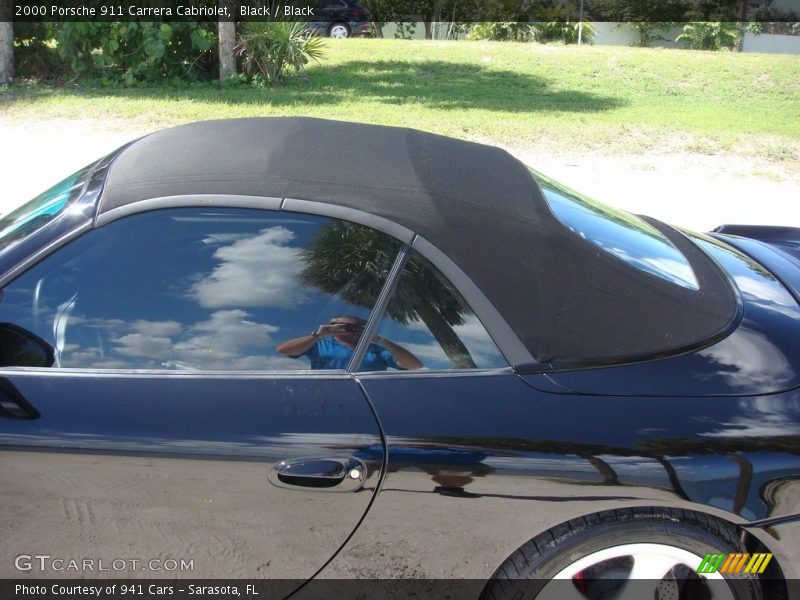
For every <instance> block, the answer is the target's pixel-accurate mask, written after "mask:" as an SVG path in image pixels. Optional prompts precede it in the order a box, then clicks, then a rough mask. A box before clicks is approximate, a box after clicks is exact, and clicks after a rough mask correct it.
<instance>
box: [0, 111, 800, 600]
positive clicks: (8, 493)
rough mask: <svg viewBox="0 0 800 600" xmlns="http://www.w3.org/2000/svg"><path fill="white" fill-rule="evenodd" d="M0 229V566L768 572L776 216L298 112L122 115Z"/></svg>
mask: <svg viewBox="0 0 800 600" xmlns="http://www.w3.org/2000/svg"><path fill="white" fill-rule="evenodd" d="M0 225H1V226H2V231H0V248H1V249H0V274H2V275H1V276H0V289H1V290H2V297H1V300H0V323H2V325H0V342H1V343H0V355H2V356H0V358H2V370H0V394H2V396H0V417H2V418H0V447H1V448H2V452H1V453H0V523H1V525H0V539H2V544H0V574H1V575H2V577H3V578H5V579H25V578H30V579H37V578H48V577H51V578H52V577H56V578H58V577H83V578H91V577H94V576H96V575H98V573H99V572H100V571H102V570H103V569H101V568H100V567H102V566H105V567H106V568H105V571H103V573H101V575H102V576H103V577H109V576H116V577H126V578H142V577H150V578H152V577H168V578H171V579H179V578H187V577H188V578H197V579H215V578H238V579H241V578H244V579H259V580H261V579H275V578H278V579H280V580H282V581H284V583H285V585H286V588H285V589H284V590H283V592H285V593H288V592H290V591H292V590H294V589H295V588H297V587H298V586H300V585H301V584H303V583H304V582H306V581H308V580H309V579H312V578H316V579H317V580H319V579H320V578H334V579H346V580H352V579H360V580H366V581H372V580H373V579H385V578H401V579H408V580H416V579H421V580H423V581H427V582H428V585H427V587H423V588H417V589H415V590H411V589H408V590H407V591H409V592H413V594H415V595H416V597H425V596H426V595H433V593H434V592H435V591H436V589H439V588H437V585H438V584H437V583H436V581H438V582H440V583H441V582H443V584H442V586H441V589H439V591H444V592H446V593H449V594H451V596H450V597H468V596H469V595H470V594H473V595H474V596H478V595H480V594H483V595H484V597H486V598H502V597H512V596H513V595H514V594H522V595H524V597H538V598H547V597H557V598H561V597H570V598H600V597H602V598H608V597H615V598H616V597H620V598H630V597H634V598H645V597H646V598H661V599H662V600H663V599H666V598H737V599H738V598H770V599H772V598H790V597H791V594H792V593H796V590H795V591H794V592H792V589H791V585H793V584H794V583H796V577H797V564H798V559H799V558H800V549H799V548H798V540H800V538H799V537H798V535H797V533H798V532H799V531H800V505H799V504H798V498H800V495H799V494H798V490H799V489H800V488H799V484H798V476H800V436H799V434H800V389H799V386H800V305H798V299H799V298H800V261H799V260H798V245H799V244H798V241H799V238H798V231H797V230H796V229H791V228H747V227H741V226H740V227H738V228H737V227H734V228H728V229H727V230H724V229H723V230H722V231H721V232H714V233H711V234H698V233H693V232H690V231H685V230H681V229H675V228H673V227H670V226H668V225H666V224H664V223H661V222H659V221H657V220H655V219H650V218H647V217H637V216H633V215H630V214H627V213H624V212H621V211H619V210H616V209H613V208H610V207H607V206H603V205H601V204H599V203H596V202H594V201H592V200H590V199H588V198H586V197H584V196H581V195H580V194H578V193H576V192H573V191H570V190H569V189H567V188H565V187H563V186H561V185H560V184H558V183H556V182H554V181H552V180H550V179H548V178H547V177H545V176H544V175H541V174H540V173H538V172H536V171H532V170H531V169H529V168H528V167H526V166H525V165H523V164H521V163H520V162H519V161H518V160H516V159H515V158H513V157H512V156H510V155H509V154H508V153H506V152H505V151H502V150H500V149H497V148H493V147H490V146H485V145H480V144H474V143H469V142H463V141H458V140H454V139H450V138H446V137H441V136H437V135H432V134H428V133H422V132H419V131H413V130H408V129H401V128H391V127H379V126H369V125H358V124H351V123H343V122H335V121H324V120H318V119H304V118H274V119H240V120H230V121H210V122H201V123H195V124H190V125H185V126H181V127H176V128H173V129H168V130H165V131H161V132H158V133H154V134H152V135H148V136H146V137H144V138H141V139H139V140H137V141H135V142H132V143H131V144H129V145H127V146H125V147H123V148H121V149H120V150H118V151H116V152H114V153H113V154H111V155H110V156H107V157H105V158H103V159H101V160H100V161H98V162H97V163H95V164H93V165H90V166H88V167H87V168H85V169H83V170H81V171H79V172H78V173H76V174H75V175H73V176H72V177H70V178H68V179H67V180H66V181H64V182H62V183H61V184H59V185H57V186H56V187H54V188H53V189H51V190H49V191H47V192H45V193H44V194H42V195H41V196H39V197H37V198H36V199H34V200H33V201H31V202H30V203H29V204H27V205H25V206H23V207H21V208H20V209H18V210H16V211H14V212H13V213H11V214H9V215H7V216H6V217H4V218H3V219H2V223H0ZM44 555H46V557H47V558H42V556H44ZM87 561H88V562H87ZM70 566H74V568H69V567H70ZM108 571H110V573H109V572H108ZM456 580H458V581H459V582H461V583H462V584H464V585H465V587H464V588H462V589H461V590H460V591H459V592H458V593H455V592H452V586H453V585H455V583H454V582H455V581H456ZM323 581H324V580H323ZM445 584H446V585H445ZM372 585H377V583H376V582H374V581H372ZM636 586H642V587H641V588H637V587H636ZM434 588H436V589H434ZM313 589H314V588H313V586H308V585H307V586H305V587H303V589H302V590H301V592H302V591H303V590H305V591H309V590H313ZM392 589H393V590H395V591H397V589H402V586H401V587H400V588H397V589H396V588H392ZM448 590H449V591H448ZM454 593H455V594H456V595H455V596H453V595H452V594H454ZM615 593H616V594H617V595H614V594H615ZM323 595H325V596H329V594H323ZM346 595H347V594H344V596H346ZM344 596H343V597H344ZM270 597H276V596H270Z"/></svg>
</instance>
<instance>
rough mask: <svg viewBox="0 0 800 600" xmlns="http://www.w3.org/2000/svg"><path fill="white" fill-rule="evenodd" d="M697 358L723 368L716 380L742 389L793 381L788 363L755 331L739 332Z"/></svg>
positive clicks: (719, 370)
mask: <svg viewBox="0 0 800 600" xmlns="http://www.w3.org/2000/svg"><path fill="white" fill-rule="evenodd" d="M698 354H699V355H700V356H704V357H706V358H708V359H710V360H711V361H712V362H713V363H715V364H716V365H718V366H719V367H720V368H719V369H718V370H717V371H715V372H714V373H713V374H712V376H713V377H722V378H724V379H725V380H726V381H727V382H728V384H729V385H731V386H733V387H736V388H739V389H752V388H753V386H754V385H755V384H758V383H764V384H765V385H766V384H769V385H770V386H773V385H774V386H781V385H783V384H785V383H789V382H791V381H792V377H793V371H792V369H791V367H790V365H789V360H788V359H787V358H786V356H784V355H783V353H781V351H780V350H779V349H778V348H777V347H776V346H775V345H774V344H772V343H771V342H770V341H769V339H768V338H767V337H766V336H764V335H763V334H761V333H757V332H755V331H750V330H748V329H744V328H740V329H739V330H738V331H737V332H736V335H732V336H730V337H728V338H726V339H724V340H722V341H721V342H719V343H718V344H715V345H713V346H711V347H709V348H706V349H705V350H700V351H699V352H698ZM742 357H747V358H746V360H743V358H742Z"/></svg>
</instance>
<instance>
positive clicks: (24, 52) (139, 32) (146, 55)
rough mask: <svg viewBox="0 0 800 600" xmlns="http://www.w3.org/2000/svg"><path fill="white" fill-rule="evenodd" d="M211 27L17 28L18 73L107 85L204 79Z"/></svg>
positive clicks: (85, 24)
mask: <svg viewBox="0 0 800 600" xmlns="http://www.w3.org/2000/svg"><path fill="white" fill-rule="evenodd" d="M215 29H216V25H215V24H213V23H209V24H204V23H194V22H180V23H146V22H142V23H138V22H134V23H120V22H91V21H82V22H74V23H19V24H16V27H15V32H14V33H15V35H14V46H15V50H16V51H17V52H16V54H17V64H18V65H19V66H20V73H21V74H23V75H30V76H36V77H47V78H55V77H58V76H60V77H64V78H75V77H81V78H89V79H91V78H95V79H100V80H102V81H104V82H108V83H116V82H124V83H127V84H134V83H139V82H146V83H161V82H165V81H167V82H173V81H177V82H185V81H195V80H198V79H209V78H210V77H211V76H213V75H214V74H215V73H214V69H213V67H214V66H215V62H216V55H215V52H214V49H215V47H216V33H215Z"/></svg>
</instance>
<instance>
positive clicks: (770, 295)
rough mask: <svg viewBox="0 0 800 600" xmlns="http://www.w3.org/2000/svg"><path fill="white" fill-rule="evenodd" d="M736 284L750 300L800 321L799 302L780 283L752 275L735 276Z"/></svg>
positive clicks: (745, 297) (760, 306)
mask: <svg viewBox="0 0 800 600" xmlns="http://www.w3.org/2000/svg"><path fill="white" fill-rule="evenodd" d="M733 279H734V281H735V282H736V286H737V287H738V288H739V290H740V291H741V292H742V296H743V297H744V299H745V300H747V301H748V302H751V303H753V304H756V305H758V307H759V308H762V309H766V310H769V311H772V312H775V313H779V314H781V315H783V316H784V317H789V318H791V319H793V320H795V321H800V315H799V314H798V311H797V303H796V302H795V300H794V298H793V297H792V296H791V294H789V292H787V291H786V290H785V289H784V288H783V287H782V286H781V285H780V284H779V283H776V282H775V281H771V280H769V279H763V278H761V277H758V278H756V277H753V276H751V275H749V274H748V275H737V276H734V278H733Z"/></svg>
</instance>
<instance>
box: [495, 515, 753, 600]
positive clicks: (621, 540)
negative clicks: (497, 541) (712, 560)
mask: <svg viewBox="0 0 800 600" xmlns="http://www.w3.org/2000/svg"><path fill="white" fill-rule="evenodd" d="M746 551H747V550H746V549H745V547H744V545H743V544H742V542H741V541H740V540H739V539H738V537H737V535H736V531H735V530H734V529H733V528H732V527H731V526H729V525H727V524H725V523H722V522H721V521H718V520H717V519H714V518H713V517H707V516H705V515H700V514H697V513H693V512H690V511H683V510H677V509H666V508H664V509H662V508H653V509H623V510H614V511H605V512H602V513H598V514H595V515H590V516H587V517H581V518H578V519H573V520H571V521H568V522H566V523H563V524H562V525H559V526H557V527H554V528H553V529H551V530H549V531H546V532H545V533H542V534H541V535H538V536H536V537H535V538H534V539H532V540H530V541H529V542H527V543H526V544H524V545H523V546H522V547H521V548H520V549H519V550H517V551H516V552H515V553H514V554H512V555H511V556H510V557H509V558H508V559H507V560H506V561H505V562H504V563H503V564H502V565H500V567H499V568H498V569H497V571H495V574H494V575H493V576H492V579H491V580H490V581H489V583H488V584H487V586H486V588H485V589H484V592H483V594H482V596H481V598H482V600H501V599H506V598H514V599H515V600H517V599H523V598H524V599H533V598H536V599H537V600H545V599H548V600H549V599H554V600H555V599H558V600H561V599H567V598H571V599H575V600H582V599H586V600H598V599H601V598H602V599H603V600H611V599H616V598H620V599H622V598H624V599H628V598H636V599H638V598H648V599H654V600H722V599H725V600H762V599H763V598H764V596H763V594H762V590H761V586H760V585H759V579H758V576H757V575H744V574H740V575H725V576H723V575H721V574H719V573H707V574H702V575H700V574H698V573H697V572H696V569H697V568H698V567H699V566H700V563H701V561H702V560H703V557H704V556H705V555H706V554H707V553H719V552H724V553H726V554H727V553H736V552H746Z"/></svg>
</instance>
